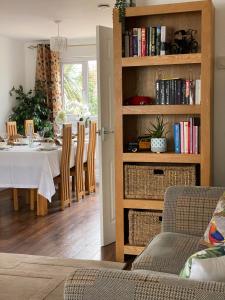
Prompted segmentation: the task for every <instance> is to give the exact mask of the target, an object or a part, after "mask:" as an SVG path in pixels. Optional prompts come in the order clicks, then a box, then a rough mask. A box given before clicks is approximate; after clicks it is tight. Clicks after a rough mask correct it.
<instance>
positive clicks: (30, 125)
mask: <svg viewBox="0 0 225 300" xmlns="http://www.w3.org/2000/svg"><path fill="white" fill-rule="evenodd" d="M30 128H31V130H32V135H33V134H34V121H33V120H25V121H24V133H25V136H29V134H30Z"/></svg>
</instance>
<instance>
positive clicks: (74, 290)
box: [64, 269, 225, 300]
mask: <svg viewBox="0 0 225 300" xmlns="http://www.w3.org/2000/svg"><path fill="white" fill-rule="evenodd" d="M224 295H225V283H218V282H197V281H191V280H187V279H181V278H179V277H175V276H171V277H170V275H168V276H166V275H164V274H162V276H158V275H152V274H151V273H150V274H148V273H147V272H143V274H142V273H141V272H140V271H138V272H131V271H115V270H95V269H77V270H76V271H75V272H74V273H72V274H71V275H70V276H69V278H68V280H67V281H66V283H65V290H64V299H65V300H72V299H73V300H79V299H80V300H81V299H82V300H106V299H108V300H110V299H111V300H121V299H123V300H145V299H146V300H147V299H148V300H149V299H160V300H174V299H176V300H184V299H185V300H205V299H213V300H219V299H224Z"/></svg>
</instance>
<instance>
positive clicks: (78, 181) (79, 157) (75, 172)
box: [70, 122, 85, 201]
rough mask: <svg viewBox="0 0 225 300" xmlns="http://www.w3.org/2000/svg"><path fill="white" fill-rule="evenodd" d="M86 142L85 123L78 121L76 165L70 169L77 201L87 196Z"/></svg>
mask: <svg viewBox="0 0 225 300" xmlns="http://www.w3.org/2000/svg"><path fill="white" fill-rule="evenodd" d="M84 142H85V125H84V124H83V123H82V122H78V123H77V148H76V153H75V166H74V167H73V168H71V169H70V176H72V190H73V191H76V200H77V201H79V200H80V199H81V198H83V197H84V196H85V187H84V177H83V172H84V168H83V164H84Z"/></svg>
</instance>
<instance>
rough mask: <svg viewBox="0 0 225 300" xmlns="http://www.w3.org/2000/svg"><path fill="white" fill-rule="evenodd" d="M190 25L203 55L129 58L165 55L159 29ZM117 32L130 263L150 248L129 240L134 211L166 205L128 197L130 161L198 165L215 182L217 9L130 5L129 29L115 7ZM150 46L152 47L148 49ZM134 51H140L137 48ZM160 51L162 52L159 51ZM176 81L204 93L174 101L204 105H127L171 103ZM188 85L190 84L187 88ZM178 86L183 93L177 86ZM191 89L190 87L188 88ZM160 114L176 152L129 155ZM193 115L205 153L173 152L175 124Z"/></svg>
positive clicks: (208, 0)
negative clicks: (146, 100) (134, 100)
mask: <svg viewBox="0 0 225 300" xmlns="http://www.w3.org/2000/svg"><path fill="white" fill-rule="evenodd" d="M149 24H150V25H149ZM189 24H191V28H192V29H194V30H196V36H195V38H196V40H197V41H198V44H199V49H200V50H199V52H200V53H191V54H177V55H161V56H142V57H123V55H127V56H128V55H130V53H131V55H132V54H133V53H139V55H140V54H149V53H151V54H159V53H161V50H164V49H162V48H161V44H159V43H161V42H165V39H164V38H163V39H162V35H161V40H160V42H159V37H158V36H157V28H158V27H160V30H161V29H162V27H164V28H166V32H167V29H168V33H169V31H170V29H172V31H173V32H175V31H177V30H181V29H187V28H190V26H189ZM154 27H156V34H155V33H154V30H153V31H152V28H154ZM134 28H136V30H134ZM140 28H142V29H143V28H144V29H146V28H147V30H142V29H141V31H140ZM160 30H159V32H160ZM140 32H141V35H140ZM152 32H153V33H152ZM163 32H164V31H163ZM127 33H128V34H127ZM136 33H138V34H136ZM144 33H145V34H147V35H146V36H145V38H143V37H144ZM161 33H162V31H161ZM158 34H159V33H158ZM113 35H114V79H115V80H114V82H115V84H114V85H115V88H114V95H115V120H116V122H115V148H116V160H115V161H116V162H115V183H116V184H115V186H116V189H115V193H116V195H115V199H116V200H115V202H116V213H117V214H116V259H117V261H121V262H122V261H124V255H125V254H129V255H138V254H140V253H141V252H142V251H143V250H144V247H141V246H134V245H129V244H128V240H129V232H128V227H129V226H128V218H127V214H128V210H129V209H137V210H138V209H140V210H160V211H161V210H163V208H164V201H162V200H159V199H155V200H145V199H125V182H124V181H125V179H124V165H125V164H128V163H134V164H135V163H136V164H138V163H140V164H141V163H147V164H148V163H149V164H151V163H155V164H167V163H173V164H186V165H188V164H194V165H197V168H196V172H197V178H198V182H199V184H200V185H202V186H210V185H211V184H212V132H213V126H212V120H213V112H212V107H213V101H212V95H213V84H212V83H213V81H214V80H213V74H214V62H213V60H214V59H213V57H214V52H213V51H214V50H213V49H214V45H213V40H214V7H213V3H212V0H202V1H194V2H193V1H192V2H185V3H174V4H163V5H150V6H144V7H131V8H127V10H126V19H125V26H124V30H123V27H122V26H121V23H120V22H119V14H118V10H117V9H115V10H114V15H113ZM128 37H129V40H128ZM133 37H135V39H136V40H135V48H131V46H132V47H133V43H132V41H133V40H134V39H133ZM137 37H138V39H137ZM146 37H147V38H146ZM131 38H132V39H131ZM153 38H154V39H155V43H152V39H153ZM147 40H148V43H147ZM140 41H141V44H140ZM149 41H150V43H149ZM170 41H171V40H170ZM136 42H137V43H136ZM153 44H155V45H154V46H156V45H157V47H158V48H156V49H155V50H154V47H153V48H152V45H153ZM146 45H147V46H148V47H146ZM128 46H129V48H128ZM137 47H138V49H137ZM149 47H151V48H149ZM134 49H135V51H133V50H134ZM143 49H144V50H143ZM149 49H151V51H149ZM159 49H160V52H159V51H158V50H159ZM137 50H138V51H137ZM142 50H143V51H142ZM163 53H165V52H163ZM173 79H179V80H184V81H185V82H186V84H187V86H188V81H189V80H190V81H192V82H195V85H196V86H197V83H198V87H199V89H196V90H195V91H197V92H199V93H195V94H194V96H193V99H192V100H193V102H192V101H190V102H188V101H183V100H182V101H171V102H172V103H199V102H200V101H199V100H200V98H201V104H200V105H146V106H125V105H123V103H125V101H126V100H127V99H130V98H131V97H134V96H149V97H151V98H152V99H156V100H158V99H159V97H158V98H157V96H159V95H160V97H161V98H160V101H155V103H160V102H161V103H171V102H170V100H171V99H172V97H173V96H171V94H170V96H171V97H170V96H169V101H162V100H163V97H162V95H166V96H168V94H169V93H168V90H169V91H171V90H172V87H173V82H171V80H173ZM157 81H164V82H166V85H165V84H164V83H163V85H164V92H163V89H161V90H159V89H157V88H158V87H157V86H156V83H157ZM168 82H169V89H168ZM182 84H183V83H182ZM159 86H160V82H159ZM187 86H186V85H185V88H187ZM189 86H190V85H189ZM196 86H195V87H196ZM192 88H193V86H192ZM174 90H175V91H177V86H176V89H175V88H174ZM186 90H187V91H188V88H187V89H186ZM158 91H160V93H159V94H157V92H158ZM172 91H173V90H172ZM183 91H184V89H182V92H183ZM192 91H193V90H192ZM163 93H164V94H163ZM172 95H173V94H172ZM179 95H180V94H179ZM183 95H185V99H186V98H187V95H188V92H187V94H186V93H183ZM196 95H197V96H198V98H196V99H197V100H196V99H194V97H195V96H196ZM176 96H177V95H175V96H174V98H175V97H176ZM189 96H190V92H189ZM197 96H196V97H197ZM177 98H178V97H177ZM182 99H184V98H182ZM187 99H188V98H187ZM167 100H168V97H167ZM195 101H196V102H195ZM156 115H163V118H164V120H165V122H166V124H167V127H168V135H167V140H168V145H167V146H168V150H169V151H171V152H167V153H160V154H156V153H151V152H138V153H126V152H125V150H124V149H127V145H128V143H130V142H136V141H137V138H138V137H139V136H142V135H144V134H145V133H146V128H148V127H149V124H150V123H151V122H153V123H154V121H155V117H156ZM190 118H192V119H191V120H193V119H196V120H198V121H200V122H199V123H198V124H200V127H199V130H200V132H199V149H200V150H201V152H200V154H176V153H174V152H172V151H174V131H173V128H174V127H173V125H174V124H175V123H180V124H182V123H184V122H185V123H188V122H189V123H190V122H191V121H190ZM181 122H182V123H181ZM195 126H199V125H195ZM186 129H187V126H186ZM186 133H187V131H186ZM196 135H197V134H196ZM196 135H195V136H196ZM192 138H193V136H192ZM195 145H196V143H195Z"/></svg>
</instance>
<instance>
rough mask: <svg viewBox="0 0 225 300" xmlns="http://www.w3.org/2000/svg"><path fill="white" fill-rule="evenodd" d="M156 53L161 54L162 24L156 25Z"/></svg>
mask: <svg viewBox="0 0 225 300" xmlns="http://www.w3.org/2000/svg"><path fill="white" fill-rule="evenodd" d="M155 44H156V51H155V52H156V55H160V50H161V26H157V27H156V42H155Z"/></svg>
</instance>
